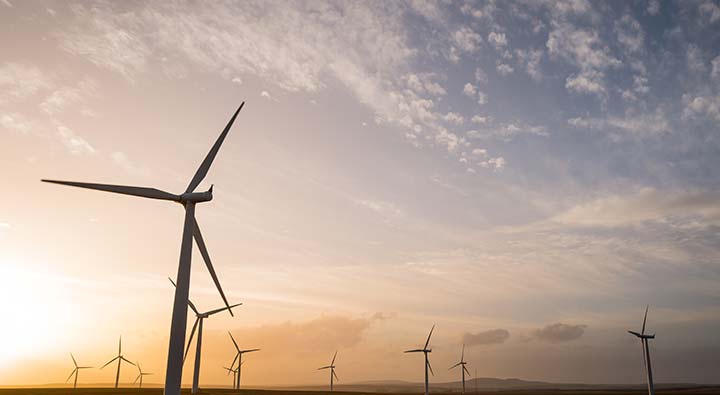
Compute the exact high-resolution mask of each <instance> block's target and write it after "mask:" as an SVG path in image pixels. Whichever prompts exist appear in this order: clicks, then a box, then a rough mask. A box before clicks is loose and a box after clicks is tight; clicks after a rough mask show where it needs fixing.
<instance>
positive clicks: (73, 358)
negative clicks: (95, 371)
mask: <svg viewBox="0 0 720 395" xmlns="http://www.w3.org/2000/svg"><path fill="white" fill-rule="evenodd" d="M70 358H72V361H73V365H75V369H73V371H72V373H70V376H68V378H67V380H65V384H67V382H68V381H70V378H71V377H72V376H75V380H74V381H73V388H77V379H78V373H79V372H80V369H90V368H92V366H78V364H77V362H76V361H75V357H74V356H73V355H72V353H70Z"/></svg>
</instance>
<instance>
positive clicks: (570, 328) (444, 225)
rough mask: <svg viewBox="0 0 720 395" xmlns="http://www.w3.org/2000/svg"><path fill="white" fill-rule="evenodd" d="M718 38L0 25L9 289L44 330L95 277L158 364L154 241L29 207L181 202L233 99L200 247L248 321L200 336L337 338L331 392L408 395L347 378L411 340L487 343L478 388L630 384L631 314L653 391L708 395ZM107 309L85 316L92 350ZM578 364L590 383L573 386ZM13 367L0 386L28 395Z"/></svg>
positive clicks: (227, 17)
mask: <svg viewBox="0 0 720 395" xmlns="http://www.w3.org/2000/svg"><path fill="white" fill-rule="evenodd" d="M719 27H720V5H719V4H718V3H717V2H712V1H682V2H655V1H622V2H621V1H613V2H588V1H557V2H545V1H529V2H523V1H517V2H445V1H438V2H424V1H408V2H392V3H390V2H385V3H383V2H368V3H355V2H311V3H304V2H287V3H285V2H277V3H276V2H252V1H249V2H240V3H234V2H213V3H202V4H199V3H198V4H195V3H185V2H170V3H167V4H166V3H161V2H148V3H135V2H123V3H110V2H88V3H85V2H81V3H66V2H53V1H28V2H20V1H13V0H0V45H1V46H2V48H3V54H2V55H0V133H1V134H0V135H1V136H2V138H3V142H7V143H4V144H2V146H1V147H0V153H1V154H2V155H0V157H1V158H0V165H2V167H3V168H5V169H10V170H12V171H8V172H7V174H6V175H5V176H6V178H7V181H6V185H10V187H11V188H10V190H11V191H13V192H9V193H5V194H3V196H2V197H0V199H1V200H0V203H2V204H3V206H4V207H13V210H10V211H8V212H6V213H3V214H1V215H2V216H0V243H2V244H0V245H2V246H3V249H4V250H5V251H6V252H5V254H4V255H2V256H0V258H2V259H3V260H6V261H7V262H9V263H10V265H8V267H12V268H14V269H13V270H12V271H11V272H10V274H8V275H7V276H6V277H10V276H18V277H19V278H30V279H32V275H33V273H34V272H37V271H39V270H43V271H44V272H47V273H49V274H48V276H49V277H48V278H49V279H50V280H48V281H50V282H53V281H55V280H52V279H56V280H57V282H58V283H59V284H65V285H63V286H59V287H58V288H52V289H53V291H52V292H57V293H59V294H61V295H64V296H63V297H62V298H60V297H57V298H55V297H53V299H54V300H55V303H56V304H57V306H56V307H57V308H58V309H62V308H64V307H66V306H67V305H69V304H73V303H83V302H81V301H86V300H88V298H94V297H98V296H97V295H98V293H97V292H98V283H100V284H104V281H109V280H107V278H113V277H116V276H121V278H123V279H124V280H123V281H124V283H127V285H128V286H129V287H135V288H133V289H135V292H134V293H133V294H134V296H133V298H136V299H137V301H143V302H144V303H148V306H147V314H151V312H152V314H151V315H152V316H153V317H155V319H157V321H152V322H154V324H153V328H155V327H159V329H153V330H152V333H148V332H147V330H145V329H144V327H143V326H141V325H131V329H127V330H126V331H127V332H128V333H133V334H135V335H137V336H139V337H142V338H143V339H146V341H148V342H151V341H156V340H157V341H156V342H160V343H162V342H164V340H162V341H160V340H158V339H164V338H163V337H162V336H166V334H165V325H166V321H167V320H165V319H164V318H163V317H164V315H163V314H166V313H167V311H166V310H167V303H166V300H165V299H163V297H167V295H165V296H162V297H161V296H159V295H158V292H159V291H158V289H164V287H165V286H166V284H164V281H165V277H166V276H167V275H168V274H169V273H172V272H173V270H175V269H174V265H175V261H176V259H177V256H176V254H177V240H176V239H177V237H176V236H177V235H176V234H175V233H172V232H170V231H168V229H176V228H177V229H179V227H178V221H179V217H178V213H176V212H175V211H172V212H171V211H165V210H166V209H164V206H153V205H152V204H155V203H149V204H148V203H146V202H142V201H141V202H136V201H134V200H132V199H129V200H128V199H120V198H114V197H107V196H97V195H96V194H92V193H88V192H85V191H69V190H65V189H57V188H52V187H48V186H47V185H41V184H40V183H39V182H37V181H38V179H39V178H60V179H78V180H88V181H93V180H94V181H99V182H108V183H123V184H131V185H135V184H140V185H151V186H156V187H160V188H163V189H168V190H171V191H173V190H175V189H178V190H179V189H180V188H182V186H183V185H184V184H185V183H186V182H187V180H186V179H187V177H189V175H190V174H192V172H193V171H194V169H195V166H196V165H197V163H198V162H199V160H200V158H201V157H202V155H203V154H204V152H205V151H206V150H207V147H209V145H210V144H211V141H213V139H214V138H215V136H216V134H217V132H218V130H220V128H221V127H222V126H223V125H224V122H225V120H226V119H227V118H228V117H229V115H230V114H231V113H232V111H233V110H234V109H235V108H236V106H237V105H238V104H239V102H241V101H243V100H244V101H246V102H247V105H246V107H245V109H244V110H243V113H242V115H241V118H239V122H238V124H237V125H236V127H235V128H236V130H233V133H232V134H231V136H230V137H229V139H228V141H227V143H226V144H225V146H224V147H223V150H222V152H221V155H220V156H219V157H218V162H217V164H216V165H215V166H214V168H213V170H212V172H213V173H212V174H211V177H209V179H208V180H209V181H210V182H213V183H215V188H216V189H215V196H216V199H215V201H214V202H213V203H212V206H211V207H210V205H209V207H207V208H205V207H202V212H201V213H202V219H201V220H200V221H201V223H202V224H203V227H204V229H207V230H206V233H207V234H208V236H207V237H206V238H207V239H208V240H211V241H210V242H209V243H210V245H211V250H212V252H213V255H214V256H217V258H215V260H216V261H217V262H225V263H224V264H219V270H220V271H221V275H222V276H223V278H225V279H226V280H225V281H227V282H228V283H232V284H242V285H238V286H237V287H236V288H234V290H233V289H232V288H231V290H230V291H229V293H230V294H231V295H233V296H235V297H237V298H240V299H242V300H243V301H244V302H245V306H244V308H245V307H247V318H246V319H245V320H244V321H242V322H241V323H240V322H235V321H228V322H227V323H226V325H230V326H232V325H234V326H235V327H236V328H238V330H242V331H246V332H247V335H248V336H249V337H251V338H253V339H256V340H257V341H258V342H262V341H268V342H270V341H272V339H268V338H267V337H265V338H263V336H262V333H258V332H267V333H275V332H274V331H277V333H282V330H285V329H287V326H283V325H284V324H283V322H286V321H287V322H292V323H293V325H299V326H301V327H303V328H305V327H308V328H315V326H314V325H321V326H322V325H325V323H324V322H325V321H323V320H324V319H329V320H330V321H329V323H327V326H328V327H329V328H335V329H334V330H336V331H342V332H345V331H348V330H347V327H350V328H353V329H352V331H355V332H352V331H350V332H352V333H353V335H352V336H350V337H348V338H343V337H342V336H340V335H338V338H337V339H338V340H337V342H336V344H333V343H332V342H329V343H330V344H322V345H320V344H318V349H321V351H322V352H324V353H331V351H332V350H334V349H336V348H343V347H346V348H349V349H352V351H353V353H354V354H355V355H357V361H356V362H355V363H357V366H355V369H354V370H353V373H350V374H349V375H348V376H349V377H348V376H344V377H348V378H349V379H351V380H361V379H363V380H364V379H372V378H378V377H380V378H403V379H414V378H416V377H415V375H414V373H417V372H415V370H412V369H409V368H408V369H407V370H403V369H405V365H404V364H403V363H402V361H403V359H402V355H395V354H392V355H393V356H392V357H389V356H388V357H387V358H386V360H387V362H382V363H379V362H374V363H371V362H364V361H365V360H364V359H363V357H365V358H366V359H368V361H370V360H372V358H371V357H370V355H372V354H371V353H370V350H379V349H382V350H385V349H388V348H389V347H399V348H402V347H404V344H400V345H398V344H396V343H397V342H401V343H402V341H404V339H406V338H407V336H410V335H409V334H413V336H418V337H419V338H421V337H422V336H423V333H425V331H426V330H427V328H425V327H429V326H430V325H432V323H433V322H437V323H438V329H439V330H438V333H437V336H438V338H437V342H438V344H439V345H440V347H441V349H442V348H445V349H446V350H450V349H452V348H457V347H459V344H461V343H462V341H463V339H465V340H468V341H470V340H472V339H489V340H481V341H478V343H477V344H474V345H473V346H472V347H471V348H469V353H470V356H471V357H473V358H476V360H482V361H488V360H492V361H494V362H495V363H494V364H492V365H491V366H488V365H483V366H485V367H484V369H485V371H484V372H483V375H487V376H502V377H509V376H514V377H523V378H528V379H541V380H558V381H576V382H577V381H583V382H639V381H640V380H641V379H642V372H641V367H640V364H639V361H640V359H639V358H640V355H639V353H636V354H638V355H635V354H631V355H628V353H627V350H626V349H625V348H626V347H631V346H628V344H632V343H630V342H631V341H632V340H633V339H628V338H627V337H628V336H629V335H628V336H626V333H625V332H624V331H625V330H626V329H633V328H635V326H637V324H639V322H640V315H641V313H642V311H643V307H644V305H645V304H648V303H649V304H651V306H652V307H651V316H650V317H651V320H652V324H653V327H654V328H657V331H658V333H662V337H659V338H658V341H657V342H656V343H657V344H656V345H655V346H654V347H656V349H657V351H658V355H659V356H658V358H659V361H658V377H660V379H659V380H660V381H697V382H711V381H713V374H714V372H716V371H717V368H718V366H717V361H715V362H710V361H711V358H709V355H712V352H713V350H715V351H717V350H718V347H720V344H718V340H717V338H716V337H714V336H712V333H713V331H714V332H715V333H716V332H717V330H718V328H720V321H718V319H717V317H718V313H719V312H720V310H719V309H720V304H719V302H720V294H718V286H717V285H718V281H720V265H718V256H719V253H720V251H719V250H718V245H720V243H719V241H720V240H718V225H719V224H720V206H718V203H717V202H718V198H719V197H720V190H719V189H718V181H719V179H718V172H717V171H716V168H717V166H718V158H719V157H720V156H719V155H718V154H720V152H719V148H720V141H719V140H718V134H717V132H718V126H719V125H720V50H718V45H717V43H718V42H719V40H720V28H719ZM210 178H212V180H210ZM207 186H209V185H207ZM14 191H23V192H24V193H23V194H21V193H19V192H14ZM58 204H62V209H56V208H57V207H58ZM111 208H112V209H111ZM167 210H169V209H167ZM151 216H152V218H153V220H152V221H144V222H143V219H144V218H150V217H151ZM138 224H142V226H138ZM67 229H73V232H72V234H68V232H67ZM76 238H79V239H81V240H83V241H84V246H83V248H80V247H79V246H78V245H77V242H76ZM38 246H42V248H39V247H38ZM118 249H119V250H118ZM98 257H104V258H103V260H104V263H103V264H102V265H98V264H97V263H96V261H97V259H98ZM158 262H162V264H161V265H160V264H159V263H158ZM89 267H91V268H92V269H88V268H89ZM109 276H112V277H109ZM196 279H197V280H196ZM193 281H198V283H197V284H198V285H197V286H198V288H197V289H198V290H199V291H198V292H199V293H198V296H197V297H198V298H200V299H201V300H202V298H206V300H207V301H208V303H216V302H217V301H216V298H215V295H214V294H213V293H212V289H211V288H210V287H209V286H208V284H209V282H208V279H207V276H206V274H204V273H203V272H202V271H200V270H199V269H198V270H197V271H196V272H194V277H193ZM67 284H72V286H70V285H67ZM194 284H196V283H194ZM70 289H72V290H71V291H70ZM8 292H10V294H12V292H14V291H12V292H11V291H8ZM48 292H50V291H48ZM107 292H108V293H107V294H106V295H105V296H103V297H107V298H109V300H115V299H113V298H119V297H120V294H119V293H117V294H116V293H115V292H119V291H115V290H108V291H107ZM53 295H54V294H53ZM163 295H164V294H163ZM50 296H52V295H50ZM55 296H57V295H55ZM30 300H31V301H32V300H33V299H30ZM133 300H135V299H133ZM131 302H132V300H130V301H128V304H127V305H125V304H121V305H119V306H116V307H115V308H114V309H111V310H110V311H106V310H104V309H101V308H100V307H99V306H96V305H94V304H91V305H90V306H88V307H87V309H88V311H93V312H94V314H99V313H98V311H100V310H102V311H103V314H106V316H105V321H106V322H107V324H106V325H107V326H108V327H107V328H105V329H108V331H111V330H115V329H114V328H115V327H116V326H118V325H119V323H122V322H125V319H126V318H127V317H130V316H132V314H134V312H133V311H132V309H131V308H130V305H132V303H131ZM27 303H29V302H27ZM20 311H21V309H20V307H18V312H17V313H18V314H20ZM377 313H381V314H380V315H377ZM328 317H330V318H328ZM372 317H376V318H372ZM377 317H382V318H381V319H378V318H377ZM161 318H162V319H161ZM27 319H31V318H30V317H28V318H27ZM32 319H37V318H32ZM46 320H61V319H60V318H58V317H50V318H46ZM318 320H320V321H318ZM358 320H359V321H358ZM318 322H320V324H318ZM111 323H113V325H111ZM41 324H42V325H48V324H52V325H56V326H59V327H63V328H65V330H66V331H73V330H79V329H82V328H86V327H87V326H88V325H92V323H91V321H89V319H80V318H77V319H75V320H72V322H69V321H62V323H59V322H55V321H52V322H50V321H43V322H41V323H37V325H41ZM114 324H118V325H114ZM556 324H560V326H553V325H556ZM273 325H276V327H273ZM303 325H305V326H303ZM258 328H260V329H258ZM268 328H272V330H268ZM283 328H285V329H283ZM548 328H550V329H548ZM552 328H559V331H560V332H562V333H561V334H560V335H559V336H558V337H556V338H550V339H549V338H548V337H547V336H543V333H546V332H544V331H548V330H551V329H552ZM13 330H15V331H16V332H17V331H22V327H16V328H15V329H9V331H10V332H9V334H8V335H12V334H14V333H16V332H13ZM253 331H254V332H253ZM503 331H505V332H503ZM220 332H222V331H220ZM498 333H501V334H502V333H508V336H506V337H504V336H500V337H498V336H497V334H498ZM112 336H115V335H114V334H113V335H112ZM112 336H109V335H108V339H109V338H111V337H112ZM218 336H219V335H218ZM253 336H254V337H253ZM210 339H212V337H210ZM661 339H663V340H662V341H661ZM665 339H667V340H665ZM75 340H76V342H78V341H79V339H75ZM100 341H101V339H99V338H94V339H93V342H100ZM108 341H109V340H108ZM218 341H222V340H218ZM26 343H27V344H26V346H25V348H23V347H21V346H18V348H17V349H16V350H15V351H14V352H12V353H11V354H10V357H11V358H20V357H19V355H22V354H23V351H26V350H27V349H28V348H29V347H30V342H29V341H28V342H26ZM88 343H89V344H90V343H92V342H90V341H88ZM390 343H392V344H390ZM72 344H75V343H73V338H72V337H68V338H67V339H65V343H59V344H57V345H56V346H55V347H56V348H57V352H58V353H60V352H61V350H60V349H61V348H62V347H65V348H70V347H71V346H72ZM92 344H93V345H94V344H95V343H92ZM209 344H213V343H212V340H210V341H209ZM210 347H212V346H210ZM218 347H220V346H218ZM323 347H325V348H327V349H325V348H323ZM65 348H63V349H62V352H65ZM87 348H88V350H89V349H90V348H91V347H90V346H89V345H88V346H87ZM93 349H94V347H93ZM587 350H592V353H595V354H594V355H598V356H599V357H598V360H600V361H611V362H608V363H606V364H603V363H602V362H596V365H582V364H581V365H582V366H579V365H578V361H583V359H582V358H583V355H587ZM88 352H90V351H88ZM157 352H158V353H161V352H163V350H162V348H160V349H158V350H157ZM448 352H450V351H448ZM148 353H149V354H148V356H147V359H148V360H150V361H155V362H154V363H156V364H157V367H156V368H155V370H160V369H162V368H161V366H162V363H161V359H162V358H160V357H159V356H157V355H155V354H150V351H148ZM363 353H367V354H363ZM218 355H219V352H218ZM308 355H309V352H305V351H304V352H303V353H302V354H301V356H302V358H308V360H309V359H312V358H314V357H309V356H308ZM441 355H442V354H441ZM543 356H546V357H547V358H548V360H549V361H552V362H551V363H541V361H542V358H543ZM564 356H565V357H564ZM272 357H278V356H274V355H272V353H269V354H267V357H263V356H260V355H259V356H258V359H259V361H258V364H259V365H260V366H265V365H262V364H263V363H270V359H269V358H272ZM293 357H298V356H297V355H295V356H293ZM435 357H436V358H445V357H443V356H438V355H435ZM58 358H62V357H58ZM153 358H154V359H153ZM218 358H221V357H220V356H218ZM263 358H268V360H263ZM288 358H289V357H288ZM323 358H324V356H322V355H321V356H318V361H320V360H323ZM453 358H454V357H453ZM48 359H50V358H48ZM446 359H447V360H448V362H449V361H450V360H452V358H451V356H448V357H447V358H446ZM679 360H682V361H689V362H684V363H683V364H682V366H680V364H679V363H678V362H677V361H679ZM313 361H314V360H313ZM20 362H21V360H20V359H19V360H18V363H17V364H16V365H15V367H14V370H5V372H4V376H2V377H26V378H27V379H28V380H30V377H31V375H30V373H29V371H27V370H23V369H24V368H23V366H26V365H23V364H22V363H20ZM25 362H27V361H25ZM25 362H23V363H25ZM286 362H287V366H288V367H291V366H293V365H292V360H291V359H288V360H287V361H286ZM27 363H29V362H27ZM218 363H220V362H218ZM280 363H281V364H282V363H283V362H280ZM309 363H310V362H309ZM312 363H314V362H312ZM383 363H384V364H385V365H383ZM484 363H485V362H484ZM48 364H49V365H48V369H50V370H52V369H53V368H54V365H51V362H48ZM538 364H541V365H542V368H538V367H537V365H538ZM609 365H612V366H609ZM143 366H148V369H149V368H150V367H151V366H152V365H151V363H150V362H148V364H147V365H146V364H145V363H143ZM583 366H584V368H583ZM58 369H60V368H59V367H58ZM288 369H290V370H289V373H288V376H287V378H286V379H287V380H288V382H287V383H302V382H312V381H313V380H319V379H317V378H313V377H310V378H308V377H306V375H304V374H303V373H301V372H296V373H292V370H291V368H288ZM633 369H634V370H633ZM389 371H392V372H394V374H395V376H392V377H390V376H388V375H387V374H386V373H385V372H389ZM220 373H222V372H215V373H208V376H207V377H213V379H217V380H218V381H221V380H222V379H223V378H222V376H221V375H220ZM213 374H217V377H214V376H212V375H213ZM383 374H385V376H383ZM441 375H442V374H441ZM386 376H387V377H386ZM399 376H402V377H399ZM252 377H253V376H252V375H250V376H249V378H248V380H250V382H254V383H256V384H268V383H277V382H276V381H273V380H276V379H274V378H272V377H270V376H267V375H266V376H263V374H262V373H260V372H258V373H257V376H255V378H252ZM441 378H443V379H444V377H441ZM450 378H451V377H450V376H449V373H448V376H447V379H450ZM253 380H255V381H253Z"/></svg>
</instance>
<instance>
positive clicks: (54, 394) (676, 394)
mask: <svg viewBox="0 0 720 395" xmlns="http://www.w3.org/2000/svg"><path fill="white" fill-rule="evenodd" d="M431 392H432V394H433V395H459V393H458V392H434V391H431ZM656 392H657V394H659V395H720V387H716V386H712V387H693V388H684V389H683V388H675V389H665V390H662V389H661V390H657V391H656ZM162 393H163V390H162V389H161V388H143V389H142V390H140V389H138V388H120V389H117V390H116V389H113V388H78V389H76V390H73V389H72V388H16V389H15V388H14V389H10V388H5V389H0V395H138V394H142V395H162ZM189 393H190V390H189V389H183V394H189ZM200 394H204V395H221V394H222V395H231V394H238V395H329V394H330V392H328V391H278V390H253V389H247V390H239V391H236V390H232V389H213V388H208V389H202V390H201V391H200ZM383 394H384V395H392V393H389V392H387V393H383ZM473 394H481V395H483V394H484V395H490V394H492V395H557V394H560V395H625V394H628V395H643V394H647V391H646V390H552V389H543V390H503V391H479V392H477V393H476V392H473V391H468V395H473ZM333 395H378V392H372V393H369V392H365V393H364V392H342V391H335V392H333ZM402 395H408V393H402Z"/></svg>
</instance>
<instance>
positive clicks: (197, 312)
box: [168, 277, 200, 315]
mask: <svg viewBox="0 0 720 395" xmlns="http://www.w3.org/2000/svg"><path fill="white" fill-rule="evenodd" d="M168 280H170V282H171V283H172V285H173V287H175V288H177V285H176V284H175V281H173V279H172V278H170V277H168ZM188 306H190V308H191V309H192V311H193V312H195V314H196V315H197V314H200V312H199V311H198V309H197V308H195V305H194V304H193V302H191V301H190V298H188Z"/></svg>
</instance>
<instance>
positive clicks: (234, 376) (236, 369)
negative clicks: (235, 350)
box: [223, 361, 245, 389]
mask: <svg viewBox="0 0 720 395" xmlns="http://www.w3.org/2000/svg"><path fill="white" fill-rule="evenodd" d="M233 362H235V361H233ZM243 363H245V362H243ZM240 365H242V363H241V364H240ZM223 369H225V370H227V372H228V376H229V375H230V373H232V374H233V381H232V383H233V389H237V388H235V384H236V383H235V381H236V380H237V374H238V370H240V367H239V366H238V367H237V368H235V369H231V368H228V367H225V366H223Z"/></svg>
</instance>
